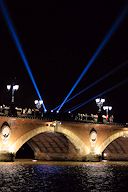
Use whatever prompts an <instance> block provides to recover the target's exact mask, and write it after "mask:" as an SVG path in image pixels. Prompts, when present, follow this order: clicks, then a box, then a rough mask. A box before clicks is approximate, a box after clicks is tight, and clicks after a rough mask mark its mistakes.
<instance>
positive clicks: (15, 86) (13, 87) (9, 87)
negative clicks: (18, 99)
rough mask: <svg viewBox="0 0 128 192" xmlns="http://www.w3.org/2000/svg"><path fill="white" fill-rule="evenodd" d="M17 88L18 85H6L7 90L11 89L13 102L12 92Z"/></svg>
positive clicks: (12, 100) (12, 101)
mask: <svg viewBox="0 0 128 192" xmlns="http://www.w3.org/2000/svg"><path fill="white" fill-rule="evenodd" d="M18 89H19V85H7V90H8V91H10V90H11V91H12V98H11V103H14V92H15V91H17V90H18Z"/></svg>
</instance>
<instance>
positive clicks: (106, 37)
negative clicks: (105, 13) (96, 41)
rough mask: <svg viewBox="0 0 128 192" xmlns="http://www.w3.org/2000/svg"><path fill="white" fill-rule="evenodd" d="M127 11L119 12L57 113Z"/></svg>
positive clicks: (127, 9)
mask: <svg viewBox="0 0 128 192" xmlns="http://www.w3.org/2000/svg"><path fill="white" fill-rule="evenodd" d="M127 11H128V6H125V8H124V9H123V11H122V12H121V14H120V15H119V16H118V17H117V19H116V21H115V22H114V24H113V25H112V27H111V29H110V30H109V32H108V33H107V35H106V36H105V38H104V39H103V41H102V42H101V43H100V45H99V47H98V48H97V50H96V51H95V53H94V55H93V56H92V57H91V59H90V61H89V62H88V64H87V65H86V67H85V68H84V70H83V71H82V73H81V74H80V76H79V78H78V79H77V81H76V82H75V84H74V85H73V87H72V88H71V90H70V91H69V93H68V94H67V96H66V97H65V99H64V100H63V102H62V103H61V105H60V106H59V108H58V111H60V110H61V108H62V107H63V105H64V104H65V102H66V101H67V99H68V98H69V97H70V95H71V94H72V92H73V91H74V89H75V88H76V86H77V85H78V83H79V82H80V81H81V79H82V78H83V76H84V75H85V74H86V73H87V71H88V70H89V68H90V67H91V65H92V64H93V63H94V61H95V59H96V58H97V57H98V55H99V54H100V52H101V50H102V49H103V48H104V47H105V45H106V44H107V42H108V41H109V39H110V38H111V36H112V34H113V33H114V32H115V31H116V29H117V28H118V27H119V25H120V23H121V22H122V21H123V19H124V17H125V15H126V13H127Z"/></svg>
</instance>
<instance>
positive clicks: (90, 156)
mask: <svg viewBox="0 0 128 192" xmlns="http://www.w3.org/2000/svg"><path fill="white" fill-rule="evenodd" d="M101 160H102V156H101V155H99V154H94V153H90V154H88V155H86V156H85V157H84V158H83V161H90V162H99V161H101Z"/></svg>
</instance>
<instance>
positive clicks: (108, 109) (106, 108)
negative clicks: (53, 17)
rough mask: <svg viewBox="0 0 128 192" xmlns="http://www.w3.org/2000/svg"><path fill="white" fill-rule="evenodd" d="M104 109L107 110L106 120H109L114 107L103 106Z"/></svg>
mask: <svg viewBox="0 0 128 192" xmlns="http://www.w3.org/2000/svg"><path fill="white" fill-rule="evenodd" d="M103 109H104V110H106V119H107V120H108V111H111V110H112V106H103Z"/></svg>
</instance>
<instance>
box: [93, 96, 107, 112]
mask: <svg viewBox="0 0 128 192" xmlns="http://www.w3.org/2000/svg"><path fill="white" fill-rule="evenodd" d="M95 101H96V104H97V106H98V107H99V112H101V108H102V106H103V103H104V102H105V99H102V98H97V99H95Z"/></svg>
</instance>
